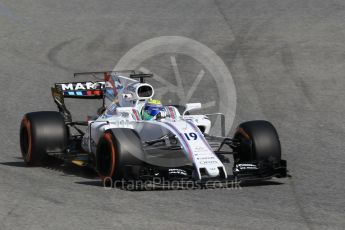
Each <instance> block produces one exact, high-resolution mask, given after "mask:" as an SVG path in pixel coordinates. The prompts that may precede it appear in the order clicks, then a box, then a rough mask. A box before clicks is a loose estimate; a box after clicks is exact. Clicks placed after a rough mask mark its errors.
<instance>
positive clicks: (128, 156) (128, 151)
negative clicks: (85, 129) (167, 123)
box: [96, 128, 144, 186]
mask: <svg viewBox="0 0 345 230" xmlns="http://www.w3.org/2000/svg"><path fill="white" fill-rule="evenodd" d="M143 153H144V151H143V149H142V144H141V139H140V137H139V135H138V134H137V132H136V131H134V130H132V129H126V128H115V129H112V130H107V131H105V132H104V134H103V135H102V137H101V138H100V140H99V142H98V145H97V152H96V171H97V172H98V174H99V176H100V178H101V179H102V181H103V184H104V185H106V186H110V184H111V185H115V186H116V185H117V183H116V182H119V181H120V180H123V179H129V178H131V176H133V177H135V175H131V174H130V172H128V171H129V170H128V167H127V166H129V168H132V167H131V166H140V165H141V163H142V161H141V160H140V159H139V158H141V157H143Z"/></svg>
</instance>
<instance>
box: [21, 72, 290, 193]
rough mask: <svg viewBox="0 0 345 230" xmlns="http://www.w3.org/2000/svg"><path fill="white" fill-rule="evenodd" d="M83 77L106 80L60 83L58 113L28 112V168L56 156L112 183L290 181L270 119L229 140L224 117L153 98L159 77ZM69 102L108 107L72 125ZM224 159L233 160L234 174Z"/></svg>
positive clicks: (55, 91)
mask: <svg viewBox="0 0 345 230" xmlns="http://www.w3.org/2000/svg"><path fill="white" fill-rule="evenodd" d="M79 75H90V76H91V75H93V76H102V78H103V76H104V80H98V81H86V82H70V83H56V84H55V86H54V87H53V88H52V95H53V99H54V101H55V103H56V104H57V107H58V110H59V111H58V112H57V111H40V112H31V113H27V114H25V115H24V117H23V120H22V122H21V127H20V146H21V152H22V155H23V158H24V161H25V162H26V163H27V164H28V165H44V162H45V159H46V158H47V157H57V158H59V159H63V160H64V161H66V162H72V163H74V164H77V165H80V166H88V167H92V168H94V169H95V170H96V171H97V172H98V174H99V175H100V177H101V179H102V180H103V181H104V182H107V183H108V182H109V181H111V182H112V183H113V182H114V181H116V182H118V181H122V182H123V181H125V182H129V181H132V182H133V181H136V182H137V181H141V182H145V183H146V182H147V181H149V182H152V183H155V184H164V183H167V182H169V181H178V182H180V183H181V185H182V186H183V184H186V182H188V183H190V182H193V184H198V185H203V184H205V183H207V182H210V181H217V182H222V183H228V182H233V181H253V180H254V181H256V180H267V179H270V178H272V177H286V176H287V169H286V161H285V160H282V159H281V148H280V141H279V137H278V134H277V131H276V129H275V128H274V127H273V125H272V124H271V123H270V122H267V121H263V120H257V121H249V122H244V123H242V124H240V125H239V126H238V128H237V130H236V132H235V134H234V136H233V137H232V138H229V137H226V136H225V124H224V120H225V119H224V116H223V115H222V114H220V113H215V114H207V115H190V112H191V111H192V110H194V111H195V110H197V109H200V108H201V106H202V105H201V104H200V103H189V104H186V105H185V106H172V105H166V106H163V105H161V104H160V102H159V101H158V100H153V95H154V89H153V87H152V86H151V85H150V84H148V83H145V79H146V78H147V77H152V74H144V73H141V72H135V71H107V72H90V73H76V74H75V76H79ZM65 98H80V99H101V100H102V102H103V106H102V107H101V108H99V109H98V110H97V115H96V116H94V117H92V118H90V119H89V120H87V121H73V120H72V116H71V113H70V112H69V110H68V109H67V108H66V105H65V102H64V99H65ZM95 110H96V109H95ZM150 115H152V116H151V117H150ZM212 115H219V116H220V118H221V119H220V120H221V121H222V122H221V123H222V125H221V126H222V127H221V132H222V136H212V135H210V129H211V125H212V124H211V120H210V116H212ZM83 127H84V128H83ZM228 154H231V155H232V156H233V158H232V159H231V160H230V159H229V157H228V156H229V155H228ZM231 161H232V162H231ZM225 162H227V163H229V162H231V163H232V167H228V168H230V170H229V169H228V170H227V167H225ZM228 171H232V172H230V173H229V172H228ZM157 178H159V180H156V179H157ZM157 181H159V182H157ZM163 181H164V182H163Z"/></svg>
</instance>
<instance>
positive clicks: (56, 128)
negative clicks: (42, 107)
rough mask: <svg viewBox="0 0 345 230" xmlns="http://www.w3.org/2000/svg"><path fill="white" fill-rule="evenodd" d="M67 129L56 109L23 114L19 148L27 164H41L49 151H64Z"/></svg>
mask: <svg viewBox="0 0 345 230" xmlns="http://www.w3.org/2000/svg"><path fill="white" fill-rule="evenodd" d="M67 142H68V130H67V126H66V125H65V122H64V118H63V116H62V115H61V114H60V113H59V112H56V111H40V112H32V113H27V114H25V115H24V117H23V119H22V122H21V125H20V148H21V152H22V156H23V159H24V161H25V163H27V164H28V165H36V166H38V165H42V164H43V163H44V160H45V159H46V157H47V153H49V152H64V151H65V150H66V147H67Z"/></svg>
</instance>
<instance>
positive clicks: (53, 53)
mask: <svg viewBox="0 0 345 230" xmlns="http://www.w3.org/2000/svg"><path fill="white" fill-rule="evenodd" d="M79 39H81V38H73V39H70V40H67V41H64V42H61V43H59V44H58V45H56V46H54V47H53V48H51V49H50V50H49V52H48V54H47V58H48V60H49V61H50V62H51V63H53V64H54V65H55V66H56V67H58V68H60V69H63V70H66V71H68V72H78V71H79V70H76V69H73V68H70V67H67V66H64V65H63V64H62V63H60V61H59V60H58V54H59V53H60V51H61V50H62V49H64V48H65V47H66V46H68V45H70V44H71V43H73V42H75V41H77V40H79Z"/></svg>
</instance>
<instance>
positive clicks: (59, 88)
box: [51, 70, 153, 121]
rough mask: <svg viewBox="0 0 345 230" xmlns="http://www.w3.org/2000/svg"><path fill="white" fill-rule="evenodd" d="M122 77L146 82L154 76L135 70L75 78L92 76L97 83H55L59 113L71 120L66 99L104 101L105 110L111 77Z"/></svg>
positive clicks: (94, 73) (55, 97)
mask: <svg viewBox="0 0 345 230" xmlns="http://www.w3.org/2000/svg"><path fill="white" fill-rule="evenodd" d="M115 75H121V76H125V77H128V78H132V79H139V80H140V82H144V79H145V78H147V77H152V76H153V75H152V74H145V73H142V72H139V71H135V70H120V71H100V72H82V73H74V74H73V76H74V78H76V77H78V76H90V77H93V78H95V79H97V80H95V81H75V82H65V83H55V84H54V87H52V88H51V90H52V96H53V99H54V102H55V103H56V104H57V106H58V108H59V111H60V112H61V113H63V114H64V116H65V119H66V121H70V120H71V113H70V112H69V111H68V109H67V108H66V106H65V102H64V98H77V99H103V108H104V99H105V98H104V94H105V93H104V92H105V90H106V88H107V87H111V88H112V87H114V86H111V84H110V85H109V84H107V83H109V80H110V78H111V76H115Z"/></svg>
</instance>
